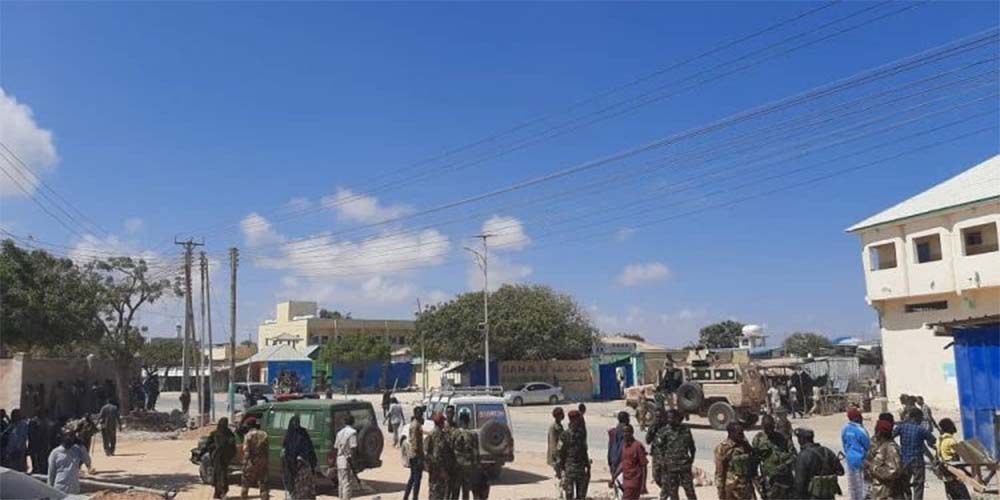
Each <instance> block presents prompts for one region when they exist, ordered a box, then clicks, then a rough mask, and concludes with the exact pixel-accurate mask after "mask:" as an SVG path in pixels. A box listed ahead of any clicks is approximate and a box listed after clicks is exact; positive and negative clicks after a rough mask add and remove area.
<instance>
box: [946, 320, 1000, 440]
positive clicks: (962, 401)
mask: <svg viewBox="0 0 1000 500" xmlns="http://www.w3.org/2000/svg"><path fill="white" fill-rule="evenodd" d="M954 339H955V345H954V349H955V370H956V376H957V378H958V402H959V406H960V407H961V410H962V433H963V434H964V437H965V439H973V438H975V439H977V440H979V442H981V443H983V446H985V447H986V449H987V450H989V451H990V453H991V454H993V457H994V458H1000V443H998V440H1000V437H998V435H997V432H998V430H1000V429H997V414H998V413H997V412H998V411H1000V325H989V326H985V327H978V328H965V329H955V330H954Z"/></svg>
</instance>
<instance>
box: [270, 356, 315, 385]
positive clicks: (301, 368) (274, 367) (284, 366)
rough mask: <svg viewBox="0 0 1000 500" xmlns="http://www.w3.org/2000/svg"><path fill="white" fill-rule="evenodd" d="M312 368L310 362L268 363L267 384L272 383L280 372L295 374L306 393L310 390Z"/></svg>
mask: <svg viewBox="0 0 1000 500" xmlns="http://www.w3.org/2000/svg"><path fill="white" fill-rule="evenodd" d="M312 366H313V362H312V361H268V362H267V376H268V378H269V379H270V380H268V381H267V382H268V383H271V382H273V381H274V379H276V378H278V375H279V374H281V372H282V371H286V372H295V373H298V374H299V381H300V382H301V383H302V387H303V390H306V391H308V390H310V389H311V388H312V376H313V368H312Z"/></svg>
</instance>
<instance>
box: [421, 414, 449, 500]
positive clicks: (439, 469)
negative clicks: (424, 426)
mask: <svg viewBox="0 0 1000 500" xmlns="http://www.w3.org/2000/svg"><path fill="white" fill-rule="evenodd" d="M424 453H425V456H426V457H427V460H426V462H424V464H425V466H426V467H427V479H428V481H429V482H430V486H429V490H430V491H429V492H428V498H431V499H432V500H444V499H446V498H448V479H449V477H450V476H451V474H452V472H453V471H454V469H455V453H454V450H453V449H452V447H451V439H449V435H448V434H447V431H445V430H444V429H435V430H434V432H432V433H431V434H430V436H427V440H426V442H425V444H424Z"/></svg>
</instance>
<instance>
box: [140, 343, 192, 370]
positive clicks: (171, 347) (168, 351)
mask: <svg viewBox="0 0 1000 500" xmlns="http://www.w3.org/2000/svg"><path fill="white" fill-rule="evenodd" d="M183 355H184V346H183V344H181V342H175V341H174V339H164V340H158V341H153V340H152V339H151V340H150V341H149V342H146V343H145V344H143V345H142V349H140V351H139V356H140V357H141V358H142V363H143V364H144V365H146V366H149V367H151V368H172V367H175V366H180V365H181V364H182V362H183Z"/></svg>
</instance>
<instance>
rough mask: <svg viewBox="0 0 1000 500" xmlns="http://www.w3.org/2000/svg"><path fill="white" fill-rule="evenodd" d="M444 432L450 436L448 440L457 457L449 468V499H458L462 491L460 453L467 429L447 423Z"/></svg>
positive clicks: (453, 453)
mask: <svg viewBox="0 0 1000 500" xmlns="http://www.w3.org/2000/svg"><path fill="white" fill-rule="evenodd" d="M444 433H445V436H447V437H448V442H449V443H450V444H451V450H452V455H453V456H454V457H455V460H454V461H453V462H452V466H451V467H450V468H449V469H448V492H447V497H448V499H449V500H457V499H458V497H459V495H460V494H461V493H462V466H461V464H460V463H459V462H458V453H459V446H461V445H462V444H463V438H464V434H465V431H464V430H463V429H462V428H461V427H458V426H457V425H446V426H445V428H444Z"/></svg>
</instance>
